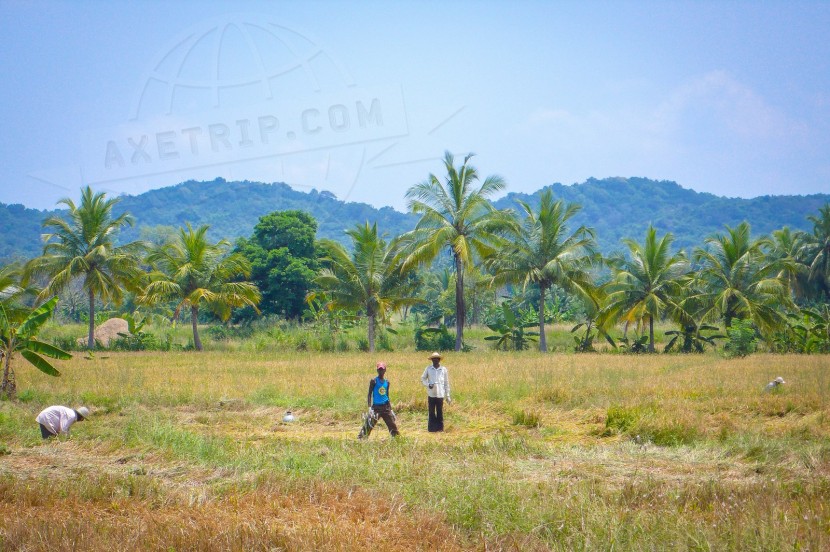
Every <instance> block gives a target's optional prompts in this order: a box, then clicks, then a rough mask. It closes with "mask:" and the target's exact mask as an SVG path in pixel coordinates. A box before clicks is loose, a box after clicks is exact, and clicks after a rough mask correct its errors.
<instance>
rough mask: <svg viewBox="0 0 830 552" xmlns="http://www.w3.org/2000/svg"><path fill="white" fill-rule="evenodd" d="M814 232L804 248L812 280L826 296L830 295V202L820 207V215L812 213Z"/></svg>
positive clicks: (810, 217) (810, 219) (809, 218)
mask: <svg viewBox="0 0 830 552" xmlns="http://www.w3.org/2000/svg"><path fill="white" fill-rule="evenodd" d="M807 219H808V220H809V221H810V222H812V223H813V233H812V234H811V235H809V237H808V243H807V245H806V247H805V249H804V253H805V256H806V260H807V262H808V263H809V264H810V280H811V281H813V282H815V283H816V284H817V285H818V288H819V290H820V291H822V292H824V296H825V297H830V203H826V204H825V205H824V207H822V208H820V209H819V216H813V215H810V216H809V217H807Z"/></svg>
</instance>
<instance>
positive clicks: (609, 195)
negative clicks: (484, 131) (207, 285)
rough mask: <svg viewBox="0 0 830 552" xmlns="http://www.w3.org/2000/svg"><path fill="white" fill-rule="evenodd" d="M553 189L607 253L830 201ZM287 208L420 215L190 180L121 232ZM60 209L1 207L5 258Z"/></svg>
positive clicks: (344, 217)
mask: <svg viewBox="0 0 830 552" xmlns="http://www.w3.org/2000/svg"><path fill="white" fill-rule="evenodd" d="M550 188H551V189H552V191H553V194H554V196H555V197H556V198H561V199H564V200H566V201H567V202H569V203H577V204H580V205H582V206H583V210H582V211H581V212H580V213H579V214H578V215H577V216H576V217H574V219H573V224H574V226H578V225H581V224H585V225H586V226H590V227H592V228H594V229H595V230H596V233H597V239H598V243H599V246H600V248H601V250H602V251H603V252H605V253H610V252H612V251H614V250H617V249H619V248H620V247H621V244H620V239H621V238H622V237H626V236H629V237H630V236H640V235H643V234H644V233H645V230H646V228H647V227H648V225H649V224H650V223H652V224H653V225H654V226H655V227H656V228H657V229H658V230H660V231H661V232H672V233H673V234H674V236H675V239H676V241H675V244H676V246H678V247H680V248H686V247H690V246H692V245H696V244H699V243H701V242H702V241H703V238H704V237H705V236H708V235H710V234H712V233H713V232H717V231H721V230H723V227H724V225H725V224H728V225H730V226H734V225H736V224H738V223H740V222H741V221H744V220H746V221H748V222H749V223H750V224H751V226H752V228H753V230H754V231H755V232H756V233H758V234H762V233H768V232H770V231H772V230H774V229H778V228H781V227H782V226H790V227H791V228H792V229H794V230H795V229H800V230H808V229H809V223H808V222H807V220H806V215H807V214H809V213H814V212H816V211H817V210H818V208H819V207H821V206H822V205H824V204H825V203H827V202H828V201H830V195H828V194H816V195H811V196H786V195H782V196H764V197H758V198H753V199H740V198H726V197H719V196H715V195H712V194H704V193H698V192H695V191H693V190H688V189H685V188H682V187H681V186H679V185H678V184H676V183H674V182H669V181H661V182H657V181H654V180H649V179H647V178H606V179H603V180H597V179H589V180H588V181H586V182H584V183H582V184H574V185H572V186H566V185H562V184H553V185H552V186H550ZM541 192H542V190H540V191H538V192H536V193H535V194H517V193H509V194H508V195H507V196H505V197H503V198H502V199H500V200H498V201H496V202H495V206H496V207H498V208H504V207H514V206H515V205H516V200H518V199H520V200H524V201H527V202H528V203H530V204H533V203H534V202H538V197H539V195H540V194H541ZM289 209H295V210H300V211H305V212H308V213H309V214H311V215H312V216H313V217H314V218H315V219H316V220H317V221H318V233H317V237H318V238H330V239H335V240H340V241H344V240H345V239H346V238H345V234H344V231H345V230H346V229H347V228H351V227H353V226H354V225H355V224H358V223H363V222H366V221H369V222H370V223H377V224H378V228H379V229H380V230H381V231H382V232H383V233H384V234H386V235H387V236H389V237H394V236H397V235H399V234H402V233H403V232H405V231H408V230H411V229H412V228H413V227H414V226H415V223H416V221H417V217H415V216H414V215H411V214H405V213H401V212H398V211H396V210H394V209H392V208H390V207H384V208H381V209H376V208H374V207H372V206H371V205H367V204H365V203H353V202H345V201H341V200H339V199H337V198H336V197H335V196H334V195H333V194H330V193H328V192H318V191H316V190H312V191H311V192H301V191H297V190H294V189H292V188H291V187H290V186H288V185H287V184H283V183H273V184H264V183H260V182H248V181H243V182H227V181H225V180H223V179H217V180H214V181H211V182H196V181H188V182H184V183H182V184H179V185H176V186H171V187H167V188H160V189H157V190H152V191H149V192H145V193H143V194H140V195H137V196H124V197H123V198H122V200H121V202H120V203H119V204H118V206H117V208H116V213H121V212H125V211H126V212H129V213H131V214H132V215H133V216H134V217H135V218H136V226H135V227H133V228H132V229H128V230H126V231H125V232H124V233H123V235H122V238H121V241H123V242H127V241H131V240H134V239H136V238H138V237H139V235H140V232H141V228H142V227H153V226H159V225H162V226H174V227H179V226H182V225H184V224H185V223H187V222H189V223H191V225H193V226H194V227H197V226H200V225H203V224H207V225H209V226H210V235H211V237H213V238H214V239H218V238H227V239H230V240H234V239H236V238H238V237H243V236H249V235H250V233H251V231H252V229H253V227H254V225H255V224H256V223H257V220H258V219H259V218H260V217H261V216H263V215H266V214H268V213H271V212H274V211H284V210H289ZM56 212H59V211H39V210H37V209H26V208H24V207H23V206H21V205H5V204H0V260H3V261H8V260H9V259H12V258H31V257H33V256H36V255H38V254H40V251H41V248H42V243H41V241H40V234H41V232H42V229H41V227H40V223H41V221H42V220H43V219H45V218H46V217H47V216H50V215H52V214H55V213H56Z"/></svg>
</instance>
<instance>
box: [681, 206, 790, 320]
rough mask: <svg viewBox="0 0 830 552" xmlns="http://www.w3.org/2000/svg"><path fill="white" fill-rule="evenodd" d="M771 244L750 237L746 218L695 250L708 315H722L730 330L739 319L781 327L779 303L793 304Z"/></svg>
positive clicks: (711, 316)
mask: <svg viewBox="0 0 830 552" xmlns="http://www.w3.org/2000/svg"><path fill="white" fill-rule="evenodd" d="M771 247H772V242H771V240H769V238H759V239H755V240H753V239H751V236H750V226H749V224H748V223H746V222H742V223H741V224H739V225H738V226H736V227H734V228H730V227H729V226H727V227H726V233H724V234H720V233H718V234H715V235H714V236H711V237H709V238H706V247H705V248H697V249H696V250H695V253H694V262H695V263H696V265H697V266H698V268H697V270H696V275H697V277H696V287H697V288H698V289H699V293H700V297H699V299H700V301H701V304H702V305H703V312H702V315H703V317H702V318H703V319H713V318H719V319H722V320H723V323H724V326H725V327H726V328H727V329H728V328H731V327H732V321H733V320H734V319H736V318H738V319H750V320H752V322H753V323H754V324H755V325H756V326H757V327H758V328H759V329H760V330H761V331H763V332H771V331H773V330H774V329H775V328H777V327H780V325H781V324H782V323H783V322H784V318H783V316H782V314H781V313H780V312H778V307H779V306H781V305H783V306H790V307H794V305H793V304H792V301H791V300H790V296H789V295H790V294H789V288H788V286H787V281H786V279H785V277H784V276H783V274H782V271H781V262H780V261H779V260H777V259H774V258H771V257H770V256H768V255H767V251H768V250H769V249H770V248H771Z"/></svg>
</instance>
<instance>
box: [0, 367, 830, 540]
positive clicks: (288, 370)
mask: <svg viewBox="0 0 830 552" xmlns="http://www.w3.org/2000/svg"><path fill="white" fill-rule="evenodd" d="M425 356H426V355H424V354H422V353H411V352H408V353H379V354H375V355H369V354H367V353H343V354H336V353H327V354H326V353H300V352H295V353H281V354H278V355H277V354H273V353H256V352H232V353H231V352H219V351H211V352H206V353H202V354H198V353H192V352H190V353H97V354H96V356H95V357H93V358H85V357H84V355H83V354H76V355H75V357H74V359H73V360H71V361H68V362H64V363H61V365H60V367H61V370H62V372H63V376H62V377H61V378H59V379H52V378H48V377H46V376H43V375H41V374H40V373H38V372H36V371H35V370H34V369H31V367H26V366H23V365H18V366H19V376H18V377H19V379H18V383H19V389H20V390H21V400H20V401H18V402H14V403H12V402H0V443H2V446H0V451H2V452H3V453H4V454H3V455H2V456H0V550H26V551H39V550H43V551H45V550H110V551H112V550H136V551H137V550H165V551H169V550H179V551H182V550H240V551H242V550H246V551H247V550H367V549H384V550H548V549H552V550H814V551H820V550H830V359H829V358H828V357H826V356H776V355H761V354H758V355H753V356H750V357H747V358H744V359H734V360H725V359H722V358H721V357H719V356H716V355H714V354H708V355H689V356H683V355H652V356H626V355H612V354H602V355H575V354H549V355H541V354H539V353H531V352H527V353H518V354H517V353H497V352H476V353H467V354H453V353H450V354H448V355H447V357H446V358H445V362H444V364H445V365H446V366H448V367H449V370H450V376H451V382H452V387H453V398H454V402H453V404H452V405H451V406H448V407H447V408H446V411H445V415H446V421H447V431H446V432H445V433H443V434H429V433H427V431H426V398H425V393H424V391H423V388H422V387H421V385H420V382H419V376H420V374H421V372H422V370H423V368H424V367H425V366H426V365H427V364H428V361H427V360H426V358H425ZM377 360H385V361H386V362H387V363H388V365H389V371H388V377H389V379H390V380H391V383H392V389H391V395H392V400H393V404H394V405H395V410H396V411H397V414H398V419H399V425H400V427H401V431H402V436H401V437H400V438H398V439H394V440H393V439H391V438H390V437H389V434H388V433H387V432H386V431H385V427H384V426H383V424H382V422H381V423H380V425H379V426H378V428H377V429H376V431H375V432H374V433H373V434H372V436H371V438H370V439H369V440H368V441H361V442H359V441H357V440H356V435H357V432H358V429H359V417H360V414H361V413H362V412H363V410H364V409H365V400H366V388H367V386H368V382H369V379H370V378H371V377H372V376H373V375H374V363H375V362H376V361H377ZM779 375H780V376H783V377H784V378H785V379H786V380H787V384H786V385H784V386H783V388H781V389H780V390H779V391H776V392H773V393H763V392H762V389H763V387H764V385H765V384H766V383H767V382H768V381H770V380H771V379H773V378H774V377H776V376H779ZM49 404H65V405H70V406H78V405H80V404H84V405H87V406H89V407H90V409H91V410H92V414H91V417H90V420H89V421H88V422H83V423H79V424H76V425H75V426H74V428H73V431H72V437H71V439H61V440H55V441H51V442H45V443H44V442H41V438H40V435H39V431H38V428H37V424H36V423H35V422H34V417H35V416H36V415H37V413H38V411H39V410H40V409H41V408H43V407H44V406H48V405H49ZM289 408H290V409H292V410H293V411H294V413H295V415H296V416H297V420H296V421H295V422H292V423H283V422H282V421H281V418H282V414H283V413H284V411H285V410H286V409H289Z"/></svg>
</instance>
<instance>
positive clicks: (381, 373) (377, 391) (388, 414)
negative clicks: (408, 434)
mask: <svg viewBox="0 0 830 552" xmlns="http://www.w3.org/2000/svg"><path fill="white" fill-rule="evenodd" d="M377 370H378V375H377V377H376V378H372V379H371V380H369V395H368V396H367V397H366V401H367V402H368V403H369V409H370V414H369V415H367V416H366V417H365V420H364V423H363V427H362V428H361V429H360V433H359V434H358V436H357V438H358V439H366V438H368V437H369V434H370V433H371V432H372V428H374V427H375V424H376V423H377V419H378V418H383V421H384V422H385V423H386V427H387V428H389V433H390V434H391V435H392V437H397V436H398V434H399V431H398V426H397V424H396V423H395V413H394V412H392V403H391V402H389V380H388V379H386V363H385V362H378V363H377Z"/></svg>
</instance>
